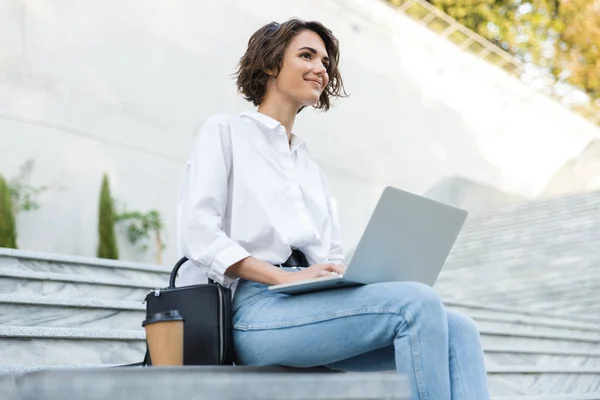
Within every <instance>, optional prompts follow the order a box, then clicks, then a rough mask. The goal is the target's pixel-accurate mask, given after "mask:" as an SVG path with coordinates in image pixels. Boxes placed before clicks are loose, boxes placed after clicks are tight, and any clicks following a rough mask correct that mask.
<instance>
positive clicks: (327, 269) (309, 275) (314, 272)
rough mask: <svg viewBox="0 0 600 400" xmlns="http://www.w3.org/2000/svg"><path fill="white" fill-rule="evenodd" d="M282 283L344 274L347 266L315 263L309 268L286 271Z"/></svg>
mask: <svg viewBox="0 0 600 400" xmlns="http://www.w3.org/2000/svg"><path fill="white" fill-rule="evenodd" d="M286 272H288V273H287V274H285V275H283V277H282V279H281V282H279V283H280V284H282V283H292V282H298V281H305V280H307V279H316V278H321V277H323V276H333V275H344V273H345V272H346V267H344V266H343V265H341V264H331V263H328V264H314V265H311V266H310V267H308V268H302V269H300V270H298V271H286Z"/></svg>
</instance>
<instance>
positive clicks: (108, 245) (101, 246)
mask: <svg viewBox="0 0 600 400" xmlns="http://www.w3.org/2000/svg"><path fill="white" fill-rule="evenodd" d="M115 222H116V216H115V206H114V201H113V199H112V197H111V195H110V184H109V182H108V176H107V175H106V174H104V177H103V178H102V189H101V191H100V204H99V214H98V235H99V242H98V250H97V253H96V255H97V256H98V257H99V258H108V259H112V260H118V259H119V250H118V248H117V239H116V235H115Z"/></svg>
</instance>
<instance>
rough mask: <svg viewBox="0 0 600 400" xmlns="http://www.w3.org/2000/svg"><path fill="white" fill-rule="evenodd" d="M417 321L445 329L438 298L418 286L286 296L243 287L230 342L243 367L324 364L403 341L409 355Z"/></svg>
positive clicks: (252, 285) (252, 286)
mask: <svg viewBox="0 0 600 400" xmlns="http://www.w3.org/2000/svg"><path fill="white" fill-rule="evenodd" d="M440 310H441V312H442V313H440ZM415 318H429V319H435V320H441V319H442V318H443V319H444V321H443V324H442V323H441V321H440V323H438V325H440V326H441V325H443V326H444V329H445V326H446V323H445V315H443V306H442V305H441V300H440V299H439V296H438V295H437V294H436V293H435V291H434V290H433V289H432V288H431V287H429V286H426V285H422V284H419V283H413V282H389V283H378V284H371V285H365V286H359V287H351V288H344V289H335V290H327V291H321V292H315V293H309V294H304V295H299V296H288V295H284V294H272V293H268V291H267V287H266V285H262V284H259V283H254V282H246V283H245V284H243V285H241V287H239V288H238V291H237V292H236V297H235V298H234V340H235V346H236V352H237V355H238V359H239V361H240V362H241V363H242V364H251V365H274V364H277V365H289V366H299V367H308V366H315V365H326V364H331V363H335V362H338V361H341V360H346V359H349V358H352V357H356V356H358V355H360V354H364V353H369V352H372V351H375V350H377V349H382V348H385V347H388V346H391V345H392V344H394V340H398V339H400V340H402V338H405V339H406V347H407V351H411V349H410V346H411V343H415V340H416V339H415V338H414V337H411V335H414V334H415V332H414V328H415V326H416V325H417V324H416V321H415ZM432 325H435V324H432Z"/></svg>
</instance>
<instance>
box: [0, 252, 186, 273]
mask: <svg viewBox="0 0 600 400" xmlns="http://www.w3.org/2000/svg"><path fill="white" fill-rule="evenodd" d="M0 257H7V258H16V259H20V260H34V261H49V262H56V263H64V264H83V265H89V266H96V267H110V268H123V269H133V270H140V271H150V272H162V273H165V274H169V273H170V272H171V267H166V266H161V265H152V264H142V263H137V262H133V261H120V260H107V259H103V258H94V257H81V256H71V255H64V254H55V253H42V252H37V251H30V250H15V249H7V248H4V247H0ZM176 261H177V260H173V265H175V262H176Z"/></svg>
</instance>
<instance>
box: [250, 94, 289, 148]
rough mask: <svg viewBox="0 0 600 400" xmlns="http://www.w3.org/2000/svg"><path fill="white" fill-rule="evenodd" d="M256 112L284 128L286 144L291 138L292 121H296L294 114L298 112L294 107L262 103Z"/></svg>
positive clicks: (268, 102)
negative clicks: (275, 121) (286, 137)
mask: <svg viewBox="0 0 600 400" xmlns="http://www.w3.org/2000/svg"><path fill="white" fill-rule="evenodd" d="M258 112H259V113H261V114H265V115H267V116H269V117H271V118H273V119H275V120H277V121H279V123H280V124H281V125H283V127H284V128H285V131H286V133H287V136H288V142H289V141H290V140H291V137H292V129H293V127H294V121H296V114H297V112H298V108H297V107H296V106H291V105H287V104H285V103H283V104H273V102H272V101H267V99H265V101H263V102H262V103H261V104H260V105H259V106H258Z"/></svg>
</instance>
